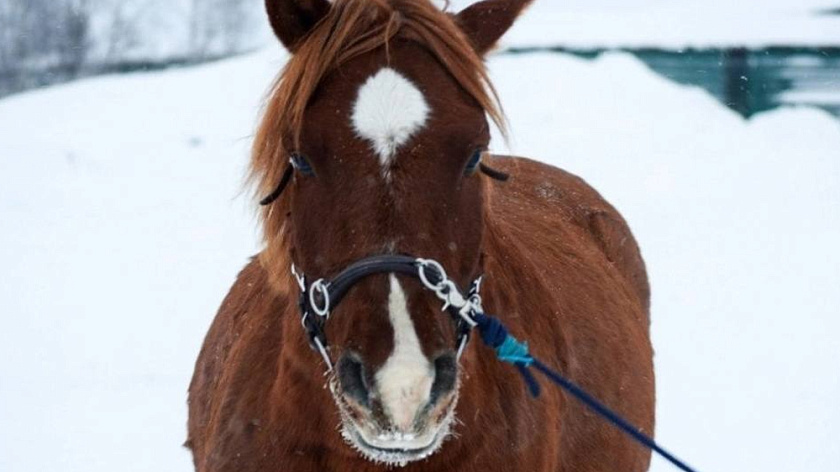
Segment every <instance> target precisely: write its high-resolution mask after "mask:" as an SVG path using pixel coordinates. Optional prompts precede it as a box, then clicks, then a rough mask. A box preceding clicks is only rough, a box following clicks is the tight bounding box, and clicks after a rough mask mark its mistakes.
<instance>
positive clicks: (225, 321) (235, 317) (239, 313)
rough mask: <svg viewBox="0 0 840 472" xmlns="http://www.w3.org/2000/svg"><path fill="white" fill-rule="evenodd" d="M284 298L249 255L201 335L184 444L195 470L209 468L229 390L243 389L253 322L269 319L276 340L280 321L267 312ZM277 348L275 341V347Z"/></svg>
mask: <svg viewBox="0 0 840 472" xmlns="http://www.w3.org/2000/svg"><path fill="white" fill-rule="evenodd" d="M284 305H285V300H284V299H283V297H281V296H279V295H278V294H276V293H275V291H274V290H273V289H272V288H271V286H270V284H269V282H268V278H267V275H266V272H265V270H264V269H263V268H262V265H261V264H260V262H259V260H258V258H256V257H255V258H253V259H252V260H251V261H250V262H249V263H248V264H247V265H246V266H245V267H244V268H243V269H242V271H241V272H240V273H239V275H238V276H237V278H236V281H235V282H234V284H233V286H232V287H231V289H230V291H229V292H228V294H227V296H226V297H225V299H224V300H223V302H222V304H221V306H220V307H219V310H218V312H217V314H216V317H215V319H214V320H213V323H212V325H211V327H210V330H209V331H208V333H207V336H206V337H205V339H204V343H203V345H202V348H201V352H200V353H199V356H198V359H197V361H196V364H195V370H194V372H193V377H192V381H191V382H190V386H189V396H188V404H189V419H188V439H187V441H186V443H185V446H186V447H187V448H189V449H190V450H191V451H192V453H193V460H194V462H195V465H196V469H197V470H214V469H213V468H211V467H209V466H208V464H206V461H207V459H208V457H210V456H212V455H213V449H214V444H216V445H217V443H218V440H219V438H217V437H216V436H217V435H218V434H221V433H220V428H219V426H220V425H219V423H220V422H221V421H224V419H223V418H224V417H226V416H229V414H228V413H229V412H228V413H226V412H225V410H228V409H230V408H231V407H234V405H235V404H236V403H237V397H238V396H240V395H239V394H238V393H237V392H235V391H234V390H242V389H247V388H248V386H247V385H245V384H246V383H247V382H242V381H241V380H242V379H241V377H242V376H241V375H240V373H239V372H238V371H239V370H241V367H242V365H243V363H248V362H251V360H247V358H248V357H251V354H249V353H248V352H246V351H250V350H251V349H248V345H249V344H252V343H253V341H254V339H253V336H252V335H251V334H249V333H250V332H251V331H255V328H253V326H254V325H259V326H264V325H265V324H266V323H270V324H271V325H272V326H271V328H270V329H271V330H272V331H274V332H275V336H272V337H273V338H275V339H273V340H272V342H277V343H279V340H280V339H281V333H280V331H281V327H282V325H281V324H280V323H277V322H272V321H271V318H269V316H271V314H272V313H282V311H283V306H284ZM256 329H259V328H256ZM274 348H275V349H279V346H274Z"/></svg>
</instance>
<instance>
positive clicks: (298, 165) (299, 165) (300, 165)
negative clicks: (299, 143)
mask: <svg viewBox="0 0 840 472" xmlns="http://www.w3.org/2000/svg"><path fill="white" fill-rule="evenodd" d="M289 162H291V163H292V167H294V168H295V170H297V171H298V172H300V173H301V174H303V175H305V176H307V177H311V176H313V175H315V171H314V170H312V165H311V164H310V163H309V160H308V159H306V156H304V155H303V154H301V153H299V152H293V153H292V155H291V156H289Z"/></svg>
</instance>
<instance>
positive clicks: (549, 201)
mask: <svg viewBox="0 0 840 472" xmlns="http://www.w3.org/2000/svg"><path fill="white" fill-rule="evenodd" d="M490 162H491V166H493V167H495V168H498V169H499V170H502V171H504V172H506V173H509V174H510V175H511V178H510V180H509V181H508V182H507V183H502V184H500V185H501V186H502V187H501V188H502V189H503V190H500V191H501V192H503V193H504V196H505V199H508V200H510V199H512V200H514V202H515V204H518V205H520V206H522V205H525V206H531V207H535V208H539V209H540V210H538V211H546V210H555V211H557V212H558V213H559V214H561V215H563V216H564V217H565V218H566V219H567V221H570V222H571V223H572V224H574V225H575V226H577V227H579V228H580V229H582V230H583V232H584V234H586V235H588V237H589V238H591V240H592V242H594V243H595V245H596V246H597V247H598V248H599V249H600V251H601V252H602V253H603V255H604V256H605V257H606V259H607V260H608V261H609V263H610V264H612V265H613V266H614V267H615V268H616V269H617V270H618V272H619V273H620V274H621V275H622V276H623V277H624V278H625V279H626V280H627V282H628V283H629V284H630V286H631V287H632V289H633V291H634V292H635V294H636V295H637V296H638V298H639V302H640V303H641V305H642V307H643V309H644V311H645V313H648V311H649V307H650V287H649V283H648V277H647V271H646V268H645V263H644V260H643V259H642V255H641V251H640V249H639V246H638V244H637V242H636V239H635V237H634V236H633V233H632V231H631V230H630V227H629V226H628V224H627V222H626V221H625V220H624V218H623V217H622V216H621V214H620V213H619V212H618V211H617V210H616V209H615V207H613V206H612V205H611V204H610V203H609V202H607V201H606V200H605V199H604V198H603V197H602V196H601V195H600V194H599V193H598V192H597V191H596V190H595V189H594V188H592V187H591V186H590V185H589V184H587V183H586V182H585V181H584V180H583V179H582V178H580V177H578V176H576V175H574V174H571V173H569V172H566V171H564V170H562V169H559V168H556V167H553V166H550V165H547V164H543V163H540V162H536V161H533V160H531V159H527V158H522V157H507V156H497V157H494V158H493V159H491V160H490ZM504 186H509V188H504Z"/></svg>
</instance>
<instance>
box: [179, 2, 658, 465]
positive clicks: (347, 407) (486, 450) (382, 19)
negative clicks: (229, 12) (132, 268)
mask: <svg viewBox="0 0 840 472" xmlns="http://www.w3.org/2000/svg"><path fill="white" fill-rule="evenodd" d="M266 3H267V8H268V13H269V17H270V20H271V24H272V27H273V28H274V30H275V32H276V34H277V35H278V37H279V38H280V40H281V41H282V42H283V43H284V44H285V46H286V47H287V48H288V49H289V50H290V51H291V52H292V53H293V54H292V57H291V59H290V61H289V63H288V64H287V66H286V68H285V70H284V71H283V73H282V74H281V76H280V78H279V80H278V81H277V83H276V85H275V87H274V89H273V92H272V95H271V97H270V99H269V102H268V105H267V109H266V111H265V116H264V119H263V122H262V124H261V126H260V129H259V131H258V133H257V136H256V142H255V145H254V151H253V163H252V166H253V167H252V168H253V175H254V178H255V180H257V182H258V187H259V189H260V190H261V191H265V192H270V191H271V190H272V189H275V188H277V189H278V191H276V192H274V195H273V196H272V198H271V199H269V200H275V201H274V202H273V203H271V204H270V205H268V206H266V207H265V210H264V212H263V214H262V216H263V226H264V230H265V244H266V245H265V249H264V250H263V251H262V252H261V253H260V254H259V255H258V256H257V257H255V258H254V259H253V260H252V261H251V263H250V264H248V265H247V267H245V269H244V270H243V271H242V273H241V274H240V275H239V277H238V279H237V281H236V283H235V285H234V286H233V288H232V289H231V291H230V293H229V294H228V296H227V298H226V299H225V301H224V303H223V304H222V306H221V308H220V310H219V313H218V315H217V316H216V319H215V321H214V322H213V325H212V327H211V328H210V332H209V333H208V335H207V338H206V340H205V343H204V346H203V348H202V350H201V354H200V355H199V358H198V361H197V363H196V368H195V374H194V377H193V379H192V383H191V385H190V391H189V406H190V409H189V439H188V441H187V445H188V447H189V448H190V449H191V450H192V453H193V458H194V461H195V467H196V470H198V471H201V472H221V471H230V472H234V471H236V472H251V471H266V472H271V471H294V472H316V471H318V472H320V471H344V470H347V471H350V470H352V471H359V472H364V471H382V470H387V469H388V468H389V467H394V466H403V467H404V468H405V470H407V471H481V472H494V471H519V470H521V471H529V472H530V471H566V472H572V471H610V472H615V471H622V472H626V471H643V470H647V468H648V465H649V461H650V454H649V452H648V451H647V450H645V449H644V448H642V447H641V446H639V445H637V444H636V443H634V442H632V440H631V439H629V438H627V437H625V436H623V435H622V434H621V433H619V432H618V430H616V429H614V428H613V427H612V426H610V425H608V424H607V423H605V422H603V421H602V420H601V419H600V418H598V417H596V416H595V415H593V414H592V413H590V412H589V411H588V410H586V408H585V407H583V406H582V405H581V404H579V403H578V402H577V401H575V400H573V399H570V398H567V397H566V395H564V394H563V393H561V391H560V390H556V389H553V388H549V387H548V386H546V387H545V388H544V394H543V395H542V396H541V397H540V398H538V399H533V398H531V397H530V396H529V395H528V392H527V390H526V389H525V388H524V387H523V384H522V382H521V380H520V378H519V377H518V376H517V372H516V369H514V368H513V367H511V366H510V365H508V364H504V363H501V362H499V361H498V360H497V359H496V357H495V353H494V352H493V351H492V350H491V349H489V348H487V347H486V346H484V345H481V344H480V343H478V342H475V341H473V342H470V343H468V344H467V345H466V346H467V347H466V349H464V351H463V353H462V355H460V356H459V355H458V353H457V351H456V348H455V346H456V345H457V339H458V332H457V325H456V323H453V321H452V318H450V317H449V316H448V315H446V314H443V313H441V309H440V304H439V301H438V300H437V298H435V297H434V296H433V295H431V296H430V293H429V291H428V290H426V288H425V287H424V286H423V284H422V283H421V282H420V281H418V280H417V278H415V277H410V276H406V275H404V274H398V273H379V274H374V275H370V276H368V277H365V278H364V279H363V280H359V281H358V283H356V284H354V285H353V286H352V287H351V288H350V289H349V291H347V293H346V296H345V297H344V299H343V302H342V303H341V304H340V305H338V306H334V308H333V309H332V310H331V312H330V313H329V318H328V322H324V323H323V325H322V327H323V330H324V335H325V337H324V340H325V341H326V340H328V343H329V344H328V346H329V347H328V348H327V349H325V350H324V351H323V353H322V354H323V356H322V355H320V354H319V352H318V351H317V350H313V349H311V348H310V342H309V338H308V337H307V330H305V329H302V327H301V322H302V319H301V308H300V307H299V306H298V298H299V295H300V293H301V287H300V286H299V284H298V281H297V280H296V278H295V277H294V276H293V275H292V273H291V268H292V266H293V264H294V266H296V267H297V268H298V269H299V270H300V271H301V272H303V273H306V274H307V275H309V276H311V277H312V279H310V281H311V280H313V279H316V278H320V277H325V278H332V277H334V276H335V275H336V274H338V273H339V272H341V271H342V269H344V268H345V267H347V266H348V265H350V264H352V263H353V262H354V261H358V260H360V259H364V258H366V257H370V256H375V255H382V254H403V255H412V256H417V257H423V258H429V259H434V260H436V261H438V262H439V263H440V264H441V265H442V267H444V268H445V270H446V271H447V272H448V274H449V276H450V278H451V279H452V280H453V281H455V282H456V283H457V284H458V285H459V286H460V287H467V286H469V282H470V281H472V280H474V279H475V278H476V277H477V276H479V275H480V274H483V275H484V281H485V282H484V284H483V287H482V289H481V294H482V295H483V305H484V308H485V310H486V311H487V312H489V313H494V314H496V315H498V316H499V317H500V318H501V319H502V320H503V321H504V323H505V324H506V325H507V326H508V327H509V328H510V330H511V332H512V333H513V334H514V335H516V336H517V337H519V338H520V339H525V340H528V341H529V342H530V347H531V351H532V352H533V353H535V355H537V356H539V357H540V358H542V359H543V360H544V361H545V362H547V363H548V364H550V365H553V366H555V367H556V368H557V369H559V370H560V371H562V372H563V373H564V374H566V375H567V376H568V377H569V378H571V379H572V380H573V381H575V382H577V383H578V384H580V385H582V386H583V387H584V388H586V389H587V390H589V391H590V392H592V393H593V394H594V395H595V396H597V397H598V398H600V399H601V400H602V401H603V402H604V403H606V404H607V405H609V406H611V407H612V408H614V409H615V410H617V412H618V413H619V414H621V415H623V416H624V417H626V418H627V419H629V420H630V421H632V422H633V423H635V424H636V425H638V426H639V427H641V428H642V431H644V432H646V433H647V434H650V433H651V432H652V429H653V412H654V379H653V370H652V351H651V346H650V341H649V335H648V331H649V318H648V308H649V290H648V282H647V277H646V274H645V268H644V264H643V262H642V259H641V256H640V253H639V249H638V247H637V245H636V242H635V240H634V239H633V236H632V235H631V233H630V230H629V228H628V227H627V225H626V223H625V222H624V220H623V219H622V217H621V216H620V215H619V214H618V213H617V212H616V210H615V209H614V208H613V207H612V206H610V204H608V203H607V202H605V201H604V200H603V199H602V198H601V197H600V196H599V195H598V193H597V192H595V191H594V190H593V189H592V188H590V187H589V186H587V185H586V183H584V182H583V181H582V180H581V179H579V178H577V177H575V176H573V175H570V174H568V173H565V172H563V171H561V170H558V169H555V168H553V167H550V166H547V165H544V164H540V163H537V162H534V161H531V160H527V159H521V158H510V157H497V156H491V155H489V154H488V153H487V152H486V149H487V146H488V141H489V132H488V129H489V123H488V119H489V120H492V121H495V122H496V124H497V125H499V126H500V127H502V128H503V127H504V119H503V116H502V113H501V111H500V108H499V107H498V105H497V102H496V100H495V92H494V91H493V88H492V85H491V84H490V83H489V80H488V76H487V73H486V71H485V68H484V65H483V61H482V56H483V55H484V54H485V53H486V52H487V51H488V50H489V49H491V48H492V47H493V46H494V44H495V43H496V41H497V40H498V38H499V37H501V35H502V34H503V33H504V32H505V31H506V30H507V29H508V28H509V27H510V26H511V25H512V24H513V22H514V20H515V19H516V17H517V16H518V14H519V13H520V12H521V11H522V10H523V9H524V8H525V7H526V6H527V5H528V3H529V1H528V0H486V1H482V2H479V3H476V4H474V5H472V6H471V7H469V8H467V9H466V10H464V11H462V12H460V13H458V14H449V13H445V12H443V11H441V10H440V9H438V8H437V7H435V6H434V5H433V4H432V3H431V2H430V1H428V0H334V1H333V2H329V1H327V0H267V2H266ZM522 85H523V86H527V83H523V84H522ZM488 117H489V118H488ZM289 162H291V164H289ZM290 165H291V167H290ZM493 169H495V171H494V170H493ZM501 173H506V174H509V175H510V180H508V181H507V182H500V181H498V179H491V178H490V177H491V176H495V177H497V178H498V177H500V174H501ZM290 179H291V180H290ZM280 181H282V183H283V184H284V185H285V184H288V188H287V190H286V192H285V193H284V194H282V195H280V191H282V189H283V185H281V186H280V187H278V186H277V182H280ZM304 286H305V285H304ZM323 298H324V297H320V298H317V299H313V300H311V302H312V303H314V304H318V303H326V302H325V301H324V299H323ZM304 305H306V302H304ZM309 315H310V317H309V318H307V319H304V320H303V324H304V327H307V329H308V328H309V327H310V326H311V323H312V322H313V319H314V318H312V316H314V315H312V314H311V313H310V314H309ZM316 347H317V346H316ZM333 362H334V363H335V365H336V368H335V369H334V370H329V372H328V374H327V375H326V377H325V376H324V371H325V370H327V369H328V368H329V366H328V363H329V365H331V364H332V363H333Z"/></svg>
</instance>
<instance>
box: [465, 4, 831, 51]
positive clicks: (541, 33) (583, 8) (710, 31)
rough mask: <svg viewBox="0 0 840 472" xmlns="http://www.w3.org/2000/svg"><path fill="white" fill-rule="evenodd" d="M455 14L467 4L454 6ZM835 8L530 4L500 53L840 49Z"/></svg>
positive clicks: (780, 5)
mask: <svg viewBox="0 0 840 472" xmlns="http://www.w3.org/2000/svg"><path fill="white" fill-rule="evenodd" d="M450 3H451V9H452V10H453V11H458V10H460V9H461V8H463V7H464V6H466V5H468V4H470V3H473V1H472V0H453V1H451V2H450ZM831 7H835V8H836V7H837V1H836V0H739V1H737V2H735V1H732V0H680V1H673V0H563V1H558V0H535V1H534V3H533V5H532V6H531V7H530V8H529V9H528V10H527V11H526V12H525V14H524V16H523V18H522V20H521V21H519V22H518V23H517V24H515V25H514V27H513V29H512V30H511V31H510V33H509V34H508V35H506V36H505V38H504V41H503V45H504V46H558V45H559V46H565V47H578V48H593V47H666V48H687V47H698V48H702V47H726V46H750V47H762V46H768V45H788V46H792V45H803V46H806V45H808V46H814V45H816V46H826V45H834V46H837V45H838V44H840V16H827V15H820V14H818V13H819V12H822V11H825V10H827V9H829V8H831Z"/></svg>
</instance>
